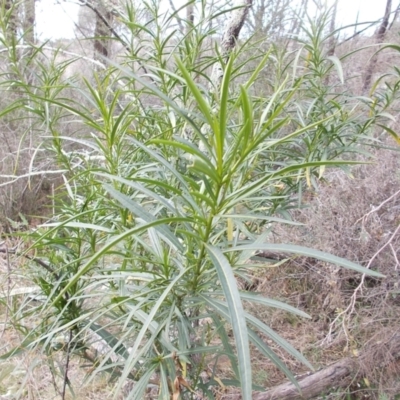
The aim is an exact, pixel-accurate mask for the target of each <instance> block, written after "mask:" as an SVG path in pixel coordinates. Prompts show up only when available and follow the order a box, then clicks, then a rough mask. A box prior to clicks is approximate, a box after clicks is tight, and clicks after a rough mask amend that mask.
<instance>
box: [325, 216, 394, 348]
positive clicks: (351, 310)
mask: <svg viewBox="0 0 400 400" xmlns="http://www.w3.org/2000/svg"><path fill="white" fill-rule="evenodd" d="M399 232H400V224H399V226H398V227H397V228H396V230H395V231H394V232H393V234H392V236H390V238H389V240H388V241H387V242H386V243H385V244H384V245H383V246H382V247H380V248H379V250H378V251H377V252H376V253H375V254H374V255H373V256H372V257H371V259H370V260H369V262H368V264H367V266H366V267H365V268H367V269H369V268H371V265H372V262H373V261H374V260H375V258H376V257H377V256H378V255H379V254H380V253H381V252H382V251H383V250H384V249H385V248H386V247H387V246H391V242H392V241H393V239H394V238H395V237H396V235H397V234H398V233H399ZM396 261H397V257H396ZM397 264H398V261H397ZM396 269H397V265H396ZM365 277H366V275H365V274H363V275H362V277H361V282H360V284H359V285H358V286H357V287H356V288H355V289H354V291H353V294H352V295H351V299H350V303H349V305H348V306H347V307H346V309H345V310H344V311H342V312H340V313H338V315H337V316H336V317H335V319H334V320H333V321H332V322H331V323H330V324H329V332H328V334H327V335H326V338H325V339H324V341H323V342H322V343H325V342H327V341H330V340H331V337H332V331H333V329H334V327H335V324H336V323H337V321H338V320H339V318H341V317H343V316H346V317H345V318H343V327H344V328H345V335H346V338H347V339H348V334H347V330H346V327H345V322H346V320H348V319H349V318H350V316H351V315H352V314H353V313H354V308H355V304H356V300H357V295H358V293H359V292H360V291H362V288H363V286H364V282H365Z"/></svg>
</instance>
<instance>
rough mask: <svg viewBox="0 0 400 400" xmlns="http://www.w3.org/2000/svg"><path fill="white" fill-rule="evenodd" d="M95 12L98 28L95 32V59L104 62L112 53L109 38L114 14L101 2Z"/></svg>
mask: <svg viewBox="0 0 400 400" xmlns="http://www.w3.org/2000/svg"><path fill="white" fill-rule="evenodd" d="M93 10H94V12H95V14H96V27H95V30H94V52H95V58H98V59H100V60H103V59H104V58H107V57H109V53H110V39H109V37H110V35H111V32H110V31H111V29H110V27H111V23H112V14H111V10H108V9H107V8H106V6H105V5H104V4H103V2H102V1H99V2H98V3H97V6H96V7H94V8H93Z"/></svg>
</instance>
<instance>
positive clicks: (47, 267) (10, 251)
mask: <svg viewBox="0 0 400 400" xmlns="http://www.w3.org/2000/svg"><path fill="white" fill-rule="evenodd" d="M0 253H6V254H7V255H9V254H15V255H17V256H20V257H24V258H26V259H28V260H30V261H33V262H35V263H36V264H38V265H40V266H41V267H43V268H44V269H45V270H46V271H47V272H50V273H51V274H52V275H54V277H55V278H56V279H60V276H59V275H58V274H57V273H56V272H55V271H54V270H53V268H51V267H50V265H48V264H47V263H45V262H44V261H43V260H41V259H40V258H37V257H31V256H28V255H27V254H22V253H17V247H16V246H15V247H13V248H12V249H9V248H8V247H3V248H0Z"/></svg>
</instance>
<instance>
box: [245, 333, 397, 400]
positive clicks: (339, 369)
mask: <svg viewBox="0 0 400 400" xmlns="http://www.w3.org/2000/svg"><path fill="white" fill-rule="evenodd" d="M399 357H400V334H399V333H395V334H393V335H392V336H391V337H390V338H389V339H386V340H382V341H379V342H377V343H376V344H375V345H372V346H370V345H368V351H364V352H363V353H362V354H361V355H360V356H359V357H346V358H343V359H342V360H339V361H338V362H336V363H334V364H332V365H330V366H328V367H326V368H323V369H321V370H320V371H317V372H315V373H313V374H311V375H308V376H306V377H304V378H300V379H299V378H298V380H297V382H298V384H299V386H300V389H301V393H299V391H298V389H297V388H296V386H294V385H293V384H292V383H284V384H282V385H279V386H275V387H274V388H272V389H270V390H268V391H266V392H262V393H257V394H255V395H254V396H253V400H304V399H312V398H313V397H316V396H318V395H321V394H323V393H325V392H329V390H332V389H333V388H334V389H335V390H336V389H338V388H346V387H348V386H349V384H350V383H351V382H352V381H354V380H355V379H359V378H360V377H362V376H363V375H365V373H364V371H365V367H364V365H368V364H370V360H374V365H376V366H377V368H378V367H379V368H380V369H382V368H384V367H385V366H387V365H388V364H389V363H390V362H392V361H393V360H395V359H399Z"/></svg>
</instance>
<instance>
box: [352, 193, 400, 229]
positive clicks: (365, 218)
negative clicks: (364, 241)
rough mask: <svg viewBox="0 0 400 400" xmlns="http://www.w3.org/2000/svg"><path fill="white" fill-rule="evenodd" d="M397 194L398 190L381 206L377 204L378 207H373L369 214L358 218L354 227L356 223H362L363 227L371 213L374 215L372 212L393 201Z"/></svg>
mask: <svg viewBox="0 0 400 400" xmlns="http://www.w3.org/2000/svg"><path fill="white" fill-rule="evenodd" d="M399 194H400V190H398V191H397V192H396V193H394V194H392V195H391V196H390V197H389V198H387V199H386V200H385V201H383V202H382V203H381V204H379V206H377V207H374V208H373V209H372V210H371V211H370V212H369V213H367V214H365V215H364V216H363V217H361V218H359V219H358V220H357V221H356V222H355V223H354V225H356V224H357V223H358V222H360V221H362V222H363V225H364V223H365V221H366V220H367V219H368V217H369V216H370V215H371V214H372V213H374V212H376V211H378V210H380V209H381V208H382V207H383V206H384V205H385V204H386V203H388V202H389V201H390V200H392V199H394V198H395V197H396V196H398V195H399Z"/></svg>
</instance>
